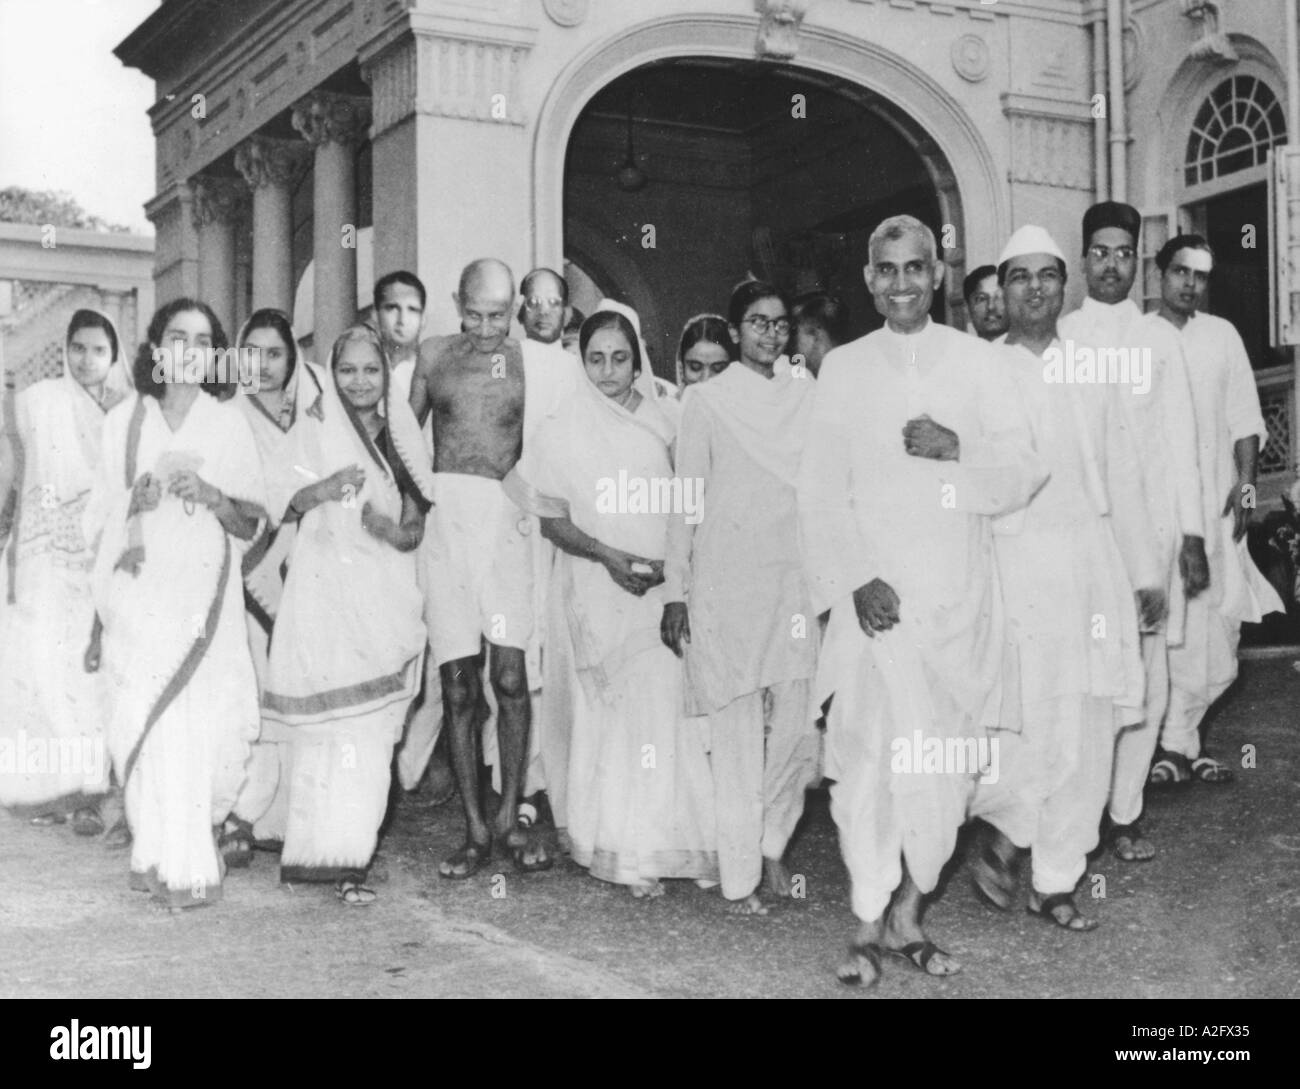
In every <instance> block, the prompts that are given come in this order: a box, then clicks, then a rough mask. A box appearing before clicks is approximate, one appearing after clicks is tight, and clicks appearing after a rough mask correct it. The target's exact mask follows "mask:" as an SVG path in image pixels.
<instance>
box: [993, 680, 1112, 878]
mask: <svg viewBox="0 0 1300 1089" xmlns="http://www.w3.org/2000/svg"><path fill="white" fill-rule="evenodd" d="M1024 716H1025V718H1024V729H1023V732H1021V733H1013V732H1011V731H1008V730H994V731H990V738H991V739H992V740H995V741H997V743H998V755H997V761H998V778H997V781H996V782H990V783H988V784H985V783H984V782H982V781H981V782H980V783H979V784H978V785H977V786H976V788H975V795H974V797H973V798H972V800H971V816H973V817H982V818H983V819H984V820H986V821H988V822H989V823H990V824H992V825H993V826H994V827H995V828H997V829H998V830H999V831H1000V832H1002V833H1003V835H1005V836H1006V837H1007V838H1008V839H1009V840H1011V842H1012V843H1014V844H1015V845H1016V846H1017V847H1027V848H1029V849H1030V851H1031V852H1032V858H1033V886H1034V891H1035V892H1037V893H1039V894H1040V895H1042V896H1051V895H1053V894H1055V893H1070V892H1073V891H1074V887H1075V885H1077V884H1078V883H1079V878H1080V877H1082V876H1083V874H1084V871H1085V870H1086V869H1087V865H1088V853H1089V852H1090V851H1092V849H1093V848H1094V847H1096V846H1097V837H1098V831H1099V823H1100V818H1101V812H1102V808H1103V807H1104V806H1105V804H1106V794H1107V791H1108V790H1109V789H1110V775H1111V762H1112V754H1113V752H1114V745H1113V744H1112V738H1113V736H1114V728H1115V727H1114V721H1115V710H1114V705H1113V703H1112V701H1111V699H1110V698H1109V697H1098V696H1082V695H1078V696H1062V697H1060V698H1058V699H1053V700H1046V701H1044V702H1042V703H1037V704H1034V705H1031V706H1029V707H1026V708H1024Z"/></svg>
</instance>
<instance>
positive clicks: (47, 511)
mask: <svg viewBox="0 0 1300 1089" xmlns="http://www.w3.org/2000/svg"><path fill="white" fill-rule="evenodd" d="M129 388H130V386H129V384H128V381H127V378H126V369H125V366H124V362H123V359H122V354H121V344H120V342H119V340H118V336H117V329H116V328H115V327H114V326H113V323H112V321H110V320H109V318H108V317H107V316H105V315H104V314H101V313H99V312H98V311H95V310H78V311H76V312H75V313H74V314H73V315H72V320H71V321H70V322H69V324H68V332H67V337H66V338H65V340H64V346H63V374H62V375H61V376H60V377H58V378H47V379H46V380H44V381H42V382H36V383H33V384H32V385H30V386H28V387H27V388H26V389H25V390H23V391H22V392H21V393H19V394H17V395H16V396H15V397H14V398H13V399H12V400H9V401H7V402H6V406H5V408H6V411H5V413H4V422H3V423H0V507H3V506H4V505H5V500H6V498H7V497H8V496H9V495H10V494H11V493H12V494H13V496H14V501H15V503H16V510H15V511H14V514H13V529H14V532H13V534H12V537H11V539H10V540H9V542H8V549H5V547H4V540H3V531H0V554H3V556H4V565H3V568H4V570H3V574H2V575H0V580H2V581H3V585H4V587H5V591H4V594H5V600H4V601H3V602H0V805H4V806H6V807H8V808H10V809H11V810H13V811H14V812H16V813H19V814H21V815H25V816H30V817H31V819H32V823H33V824H41V825H50V824H63V823H64V822H65V821H66V820H67V819H68V816H69V815H71V818H72V827H73V830H74V831H75V832H77V833H78V834H80V835H86V836H91V835H98V834H99V833H100V832H102V831H103V830H104V823H103V819H102V817H101V816H100V813H99V802H100V799H101V798H102V796H103V795H104V794H106V793H107V791H108V773H109V765H108V755H107V750H106V748H105V744H104V713H103V707H102V704H101V696H100V689H99V682H98V679H97V678H96V677H95V676H94V675H93V674H91V673H88V672H86V668H85V665H84V661H83V658H84V653H85V646H86V642H85V640H86V632H87V631H89V630H90V627H91V621H92V619H93V617H94V613H95V606H94V603H93V601H92V599H91V593H90V574H91V568H92V567H93V565H94V558H95V557H94V552H93V551H92V549H91V546H90V542H89V541H87V539H86V537H85V535H84V534H83V531H82V517H83V515H84V512H85V509H86V504H87V502H88V500H89V498H90V490H91V486H92V485H93V484H94V481H95V477H96V474H97V472H98V466H99V460H100V439H101V435H102V432H103V428H104V413H105V412H107V411H108V410H109V409H110V408H112V407H113V406H114V405H116V404H117V403H118V402H119V401H120V400H122V398H123V397H124V396H125V395H126V393H127V391H128V390H129Z"/></svg>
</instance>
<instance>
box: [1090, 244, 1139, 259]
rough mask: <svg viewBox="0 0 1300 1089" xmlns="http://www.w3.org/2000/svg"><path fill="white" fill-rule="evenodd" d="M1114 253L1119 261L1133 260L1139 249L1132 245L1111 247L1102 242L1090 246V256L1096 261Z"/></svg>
mask: <svg viewBox="0 0 1300 1089" xmlns="http://www.w3.org/2000/svg"><path fill="white" fill-rule="evenodd" d="M1112 255H1113V256H1114V257H1115V260H1117V261H1132V260H1133V258H1134V257H1136V256H1137V250H1136V249H1134V248H1133V247H1132V246H1116V247H1115V248H1114V249H1111V248H1110V247H1109V246H1102V245H1100V244H1098V245H1095V246H1089V247H1088V256H1089V257H1091V258H1092V259H1093V260H1094V261H1104V260H1106V258H1108V257H1110V256H1112Z"/></svg>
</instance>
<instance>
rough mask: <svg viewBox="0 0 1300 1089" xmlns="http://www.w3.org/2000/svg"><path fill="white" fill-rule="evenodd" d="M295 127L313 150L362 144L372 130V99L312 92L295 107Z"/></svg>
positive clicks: (326, 92) (327, 92)
mask: <svg viewBox="0 0 1300 1089" xmlns="http://www.w3.org/2000/svg"><path fill="white" fill-rule="evenodd" d="M293 127H294V130H295V131H296V132H298V133H299V134H300V135H301V136H302V138H303V139H304V140H306V141H307V143H309V144H311V146H312V147H321V146H322V145H323V144H330V143H337V144H355V143H359V142H360V141H361V139H362V138H363V137H364V136H365V135H366V132H367V130H368V129H369V127H370V99H368V98H361V97H359V96H357V95H340V94H334V93H333V92H330V91H312V93H311V94H309V95H308V96H307V97H306V98H303V99H300V100H299V101H298V102H297V104H296V105H295V106H294V108H293Z"/></svg>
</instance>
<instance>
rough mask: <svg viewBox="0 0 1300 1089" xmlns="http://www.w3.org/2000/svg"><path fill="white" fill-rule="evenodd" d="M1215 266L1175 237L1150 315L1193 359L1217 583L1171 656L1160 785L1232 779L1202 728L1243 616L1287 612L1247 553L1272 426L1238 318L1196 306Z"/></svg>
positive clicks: (1161, 257) (1198, 248) (1157, 772)
mask: <svg viewBox="0 0 1300 1089" xmlns="http://www.w3.org/2000/svg"><path fill="white" fill-rule="evenodd" d="M1213 264H1214V255H1213V253H1212V251H1211V250H1210V246H1209V244H1208V243H1207V242H1206V241H1205V239H1204V238H1202V237H1201V236H1200V235H1194V234H1193V235H1179V236H1177V237H1175V238H1171V239H1170V240H1169V241H1168V242H1167V243H1165V245H1164V247H1163V248H1162V249H1161V250H1160V252H1159V253H1158V254H1157V255H1156V266H1157V267H1158V268H1159V269H1160V293H1161V304H1160V313H1159V315H1149V318H1150V320H1152V321H1154V322H1155V323H1157V324H1159V325H1164V326H1166V327H1167V328H1170V329H1174V330H1179V332H1178V334H1177V335H1178V336H1179V338H1180V340H1181V341H1182V346H1183V351H1184V353H1185V354H1186V357H1187V361H1188V376H1189V378H1190V380H1191V389H1192V401H1193V404H1194V406H1195V412H1196V430H1197V438H1198V440H1199V441H1198V448H1199V453H1200V471H1201V482H1202V493H1201V494H1202V502H1203V513H1204V519H1205V526H1206V529H1207V531H1208V532H1207V533H1206V551H1207V553H1208V554H1209V571H1210V586H1209V589H1208V590H1207V591H1206V592H1205V593H1203V594H1201V595H1199V596H1198V597H1196V598H1194V599H1192V600H1191V601H1189V602H1188V605H1187V623H1186V634H1185V636H1184V638H1183V640H1182V645H1181V646H1178V647H1176V648H1174V649H1172V650H1170V652H1169V674H1170V680H1171V682H1172V684H1171V691H1170V694H1169V711H1168V713H1167V714H1166V715H1165V722H1164V728H1163V729H1162V730H1161V732H1160V749H1161V752H1160V753H1159V754H1158V757H1157V759H1156V762H1155V764H1154V765H1152V768H1151V782H1152V783H1153V784H1162V783H1179V782H1187V781H1188V780H1190V779H1196V780H1198V781H1200V782H1206V783H1223V782H1227V781H1229V780H1231V779H1232V771H1231V770H1230V769H1229V768H1228V766H1227V765H1226V764H1223V763H1221V762H1220V761H1218V760H1215V759H1214V758H1213V757H1212V756H1209V755H1208V754H1207V753H1206V752H1205V750H1204V748H1203V745H1202V738H1201V737H1200V736H1199V734H1198V727H1199V726H1200V724H1201V720H1202V719H1203V718H1204V717H1205V712H1206V711H1208V710H1209V708H1210V706H1211V704H1213V703H1214V701H1215V700H1217V699H1218V698H1219V697H1220V696H1221V695H1222V694H1223V693H1224V692H1225V691H1226V690H1227V688H1228V686H1229V685H1230V684H1232V682H1233V681H1234V680H1235V679H1236V677H1237V643H1238V641H1239V639H1240V636H1241V624H1242V621H1250V622H1257V621H1259V620H1261V619H1262V618H1263V615H1264V614H1265V613H1268V612H1274V611H1277V612H1283V611H1285V609H1284V606H1283V605H1282V602H1281V600H1280V599H1279V598H1278V596H1277V593H1276V592H1275V591H1274V590H1273V588H1272V586H1271V585H1269V583H1268V582H1267V580H1265V578H1264V577H1263V576H1262V575H1261V574H1260V573H1259V571H1258V569H1257V568H1256V567H1255V564H1254V561H1252V560H1251V558H1250V554H1249V553H1248V552H1247V551H1246V541H1245V536H1246V527H1247V525H1248V524H1249V522H1250V517H1251V515H1252V514H1253V513H1254V508H1255V472H1256V464H1257V461H1258V458H1259V450H1260V445H1261V444H1262V443H1263V442H1264V440H1265V439H1266V438H1267V436H1268V432H1267V430H1266V429H1265V426H1264V418H1263V416H1262V415H1261V414H1260V411H1259V393H1258V392H1257V390H1256V388H1255V376H1254V374H1253V373H1252V371H1251V367H1250V357H1249V356H1248V355H1247V354H1246V347H1245V345H1244V344H1243V343H1242V342H1241V336H1240V335H1239V334H1238V332H1237V330H1236V329H1235V328H1234V327H1233V325H1232V323H1231V322H1228V321H1225V320H1224V319H1223V318H1218V317H1215V316H1214V315H1212V314H1206V313H1203V312H1202V311H1199V310H1197V307H1198V306H1199V305H1200V304H1201V303H1202V302H1203V301H1204V298H1205V291H1206V288H1207V287H1208V286H1209V279H1210V271H1211V269H1212V268H1213Z"/></svg>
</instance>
